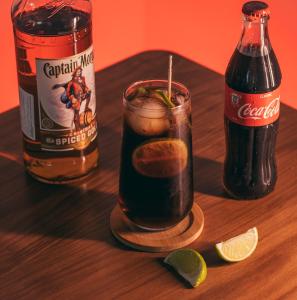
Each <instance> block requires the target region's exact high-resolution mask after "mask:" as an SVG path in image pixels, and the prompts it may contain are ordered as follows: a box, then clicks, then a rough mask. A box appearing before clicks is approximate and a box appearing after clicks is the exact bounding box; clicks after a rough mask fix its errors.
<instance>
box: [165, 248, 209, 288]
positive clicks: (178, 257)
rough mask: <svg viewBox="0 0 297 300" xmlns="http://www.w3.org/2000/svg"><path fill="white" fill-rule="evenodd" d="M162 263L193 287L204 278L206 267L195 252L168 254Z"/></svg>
mask: <svg viewBox="0 0 297 300" xmlns="http://www.w3.org/2000/svg"><path fill="white" fill-rule="evenodd" d="M164 262H165V263H166V264H168V265H170V266H172V267H173V268H174V269H175V270H176V271H177V272H178V273H179V274H180V275H181V276H182V277H183V278H184V279H185V280H187V281H188V282H189V283H190V284H191V285H192V286H193V287H197V286H198V285H200V284H201V283H202V282H203V281H204V280H205V278H206V275H207V267H206V263H205V261H204V259H203V257H202V256H201V255H200V254H199V253H198V252H197V251H195V250H192V249H181V250H176V251H174V252H172V253H170V254H169V255H168V256H167V257H166V258H165V259H164Z"/></svg>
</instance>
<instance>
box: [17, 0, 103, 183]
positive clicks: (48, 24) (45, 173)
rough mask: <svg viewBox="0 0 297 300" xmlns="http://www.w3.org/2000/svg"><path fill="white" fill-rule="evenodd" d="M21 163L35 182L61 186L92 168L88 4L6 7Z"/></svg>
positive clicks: (23, 0)
mask: <svg viewBox="0 0 297 300" xmlns="http://www.w3.org/2000/svg"><path fill="white" fill-rule="evenodd" d="M12 22H13V27H14V37H15V47H16V59H17V71H18V82H19V98H20V114H21V127H22V132H23V140H24V143H23V144H24V163H25V167H26V169H27V171H28V172H29V173H30V174H31V175H32V176H33V177H35V178H36V179H38V180H41V181H44V182H48V183H66V182H69V181H71V180H74V179H77V178H80V177H83V176H85V175H87V174H88V173H89V172H90V171H91V170H92V169H94V168H95V167H96V166H97V164H98V157H99V152H98V146H97V121H96V95H95V79H94V52H93V46H92V19H91V3H90V1H86V0H64V1H59V0H54V1H53V0H51V1H49V0H48V1H44V0H43V1H41V0H29V1H28V0H15V1H14V2H13V5H12Z"/></svg>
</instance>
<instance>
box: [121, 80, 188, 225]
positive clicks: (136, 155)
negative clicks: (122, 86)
mask: <svg viewBox="0 0 297 300" xmlns="http://www.w3.org/2000/svg"><path fill="white" fill-rule="evenodd" d="M192 172H193V170H192V136H191V102H190V96H189V92H188V90H187V88H186V87H185V86H183V85H182V84H179V83H172V97H171V99H169V98H168V92H167V81H165V80H164V81H162V80H150V81H142V82H137V83H135V84H133V85H131V86H130V87H129V88H128V89H127V90H126V92H125V94H124V130H123V142H122V159H121V172H120V197H119V203H120V206H121V208H122V210H123V212H124V213H125V214H126V215H127V217H128V218H129V219H130V220H131V221H132V222H134V223H135V224H137V225H138V226H140V227H143V228H146V229H152V230H161V229H166V228H169V227H171V226H174V225H175V224H177V223H178V222H180V221H181V220H183V219H184V218H185V217H186V216H187V214H188V213H189V211H190V210H191V208H192V205H193V176H192Z"/></svg>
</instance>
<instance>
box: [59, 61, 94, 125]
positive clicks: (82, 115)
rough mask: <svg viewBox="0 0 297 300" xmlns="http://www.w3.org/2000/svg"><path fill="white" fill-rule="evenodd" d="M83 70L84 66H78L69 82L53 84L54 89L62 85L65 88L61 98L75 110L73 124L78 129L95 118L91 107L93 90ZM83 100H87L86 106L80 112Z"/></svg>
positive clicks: (67, 106) (68, 106) (67, 105)
mask: <svg viewBox="0 0 297 300" xmlns="http://www.w3.org/2000/svg"><path fill="white" fill-rule="evenodd" d="M82 71H83V69H82V67H80V66H79V67H77V68H76V69H75V70H74V72H73V74H72V79H71V80H70V81H69V82H67V83H65V84H56V85H54V86H53V89H57V88H60V87H63V88H64V89H65V90H64V92H63V94H62V95H61V98H60V100H61V102H62V103H63V104H65V105H66V108H67V109H72V110H73V113H74V115H73V125H74V128H75V130H76V131H79V130H81V129H83V128H85V127H86V126H88V125H90V124H91V122H92V120H93V114H92V110H91V109H90V108H89V103H90V100H91V90H90V89H89V87H88V86H87V84H86V79H85V77H84V76H83V74H82ZM83 101H85V108H84V111H83V112H80V111H81V107H82V103H83Z"/></svg>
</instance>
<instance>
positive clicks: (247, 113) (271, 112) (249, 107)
mask: <svg viewBox="0 0 297 300" xmlns="http://www.w3.org/2000/svg"><path fill="white" fill-rule="evenodd" d="M279 109H280V96H278V97H276V98H274V99H273V100H272V101H271V102H270V103H269V104H268V105H266V106H259V107H257V106H253V104H252V103H246V104H244V105H242V106H241V107H239V109H238V111H237V116H238V117H239V118H240V119H245V120H246V119H253V120H261V119H269V118H272V117H273V116H275V115H277V114H278V112H279Z"/></svg>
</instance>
